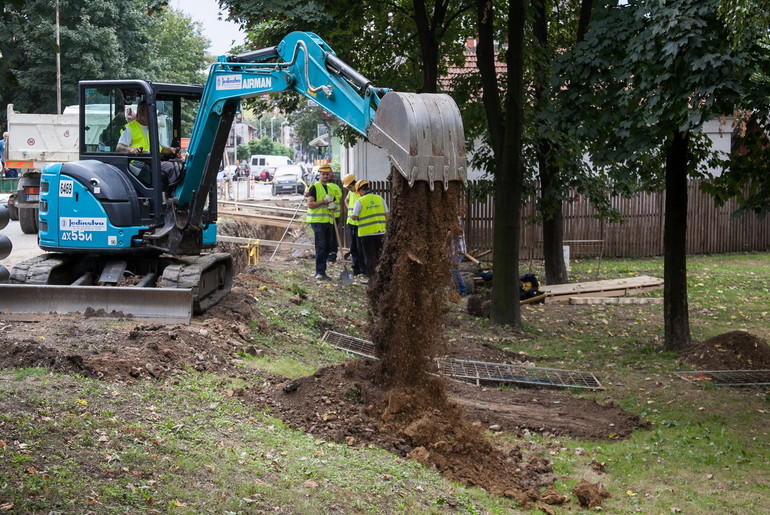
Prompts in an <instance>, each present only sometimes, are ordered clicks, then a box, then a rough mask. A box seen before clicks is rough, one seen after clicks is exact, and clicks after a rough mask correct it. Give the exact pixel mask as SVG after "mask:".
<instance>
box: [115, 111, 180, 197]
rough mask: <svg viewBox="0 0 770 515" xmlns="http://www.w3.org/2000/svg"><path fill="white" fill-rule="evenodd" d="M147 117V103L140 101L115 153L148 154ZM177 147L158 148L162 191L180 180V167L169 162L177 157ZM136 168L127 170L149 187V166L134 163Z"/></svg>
mask: <svg viewBox="0 0 770 515" xmlns="http://www.w3.org/2000/svg"><path fill="white" fill-rule="evenodd" d="M148 123H149V122H148V116H147V102H145V101H144V100H142V101H141V102H139V104H137V106H136V118H135V119H134V120H132V121H131V122H129V123H127V124H126V128H125V130H124V131H123V132H122V133H121V134H120V140H118V144H117V145H116V146H115V151H116V152H123V153H126V154H141V153H143V152H150V132H149V127H148V126H147V124H148ZM179 152H180V151H179V147H166V146H163V145H161V146H160V155H161V159H163V161H161V163H160V171H161V176H162V178H163V189H166V188H167V187H169V186H174V185H176V184H177V183H178V182H179V181H180V180H181V178H182V166H181V164H180V163H179V162H178V161H169V159H171V158H173V157H175V156H176V157H179ZM135 163H136V166H135V167H131V166H129V170H131V171H132V172H134V173H135V175H136V176H137V177H138V178H139V180H141V181H142V182H143V183H144V184H145V185H147V186H149V185H150V181H151V179H150V168H149V164H148V163H147V162H146V161H144V162H140V161H139V160H137V161H135Z"/></svg>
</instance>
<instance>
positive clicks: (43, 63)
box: [0, 0, 206, 119]
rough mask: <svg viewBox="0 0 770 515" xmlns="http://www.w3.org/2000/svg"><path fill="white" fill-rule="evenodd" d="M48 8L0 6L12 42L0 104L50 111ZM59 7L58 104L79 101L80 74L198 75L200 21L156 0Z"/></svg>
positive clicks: (69, 1)
mask: <svg viewBox="0 0 770 515" xmlns="http://www.w3.org/2000/svg"><path fill="white" fill-rule="evenodd" d="M55 6H56V0H28V1H26V2H21V3H18V2H14V3H11V4H10V5H8V6H6V8H5V10H4V11H3V13H2V14H3V16H2V18H0V23H2V27H0V28H2V29H3V34H4V37H3V39H4V40H11V41H13V43H14V45H13V48H14V49H15V50H14V51H12V52H10V53H8V54H6V53H5V52H4V54H3V70H4V71H5V72H6V77H5V78H6V80H5V82H4V83H3V84H0V104H2V105H6V104H9V103H13V104H14V105H15V108H16V109H17V110H19V111H23V112H37V113H53V112H55V111H56V52H57V46H56V40H55V37H54V34H55V23H56V16H55ZM59 10H60V16H59V24H60V42H61V43H60V50H61V73H62V81H61V84H62V104H63V105H70V104H76V103H77V102H78V92H77V91H78V90H77V83H78V81H79V80H82V79H108V78H109V79H117V78H148V79H152V80H164V81H173V82H187V81H192V82H200V81H201V80H202V75H201V74H200V70H202V69H203V67H204V65H205V62H206V61H205V56H204V52H203V51H204V49H205V43H206V40H205V38H204V37H203V36H202V33H201V28H200V25H199V24H198V25H196V24H195V23H193V22H192V20H190V18H189V17H186V16H185V15H182V14H181V13H179V12H176V11H174V12H167V11H166V10H165V9H164V8H163V2H158V1H157V0H147V1H145V2H125V1H122V0H104V1H102V0H77V1H75V0H59ZM0 116H2V118H3V119H4V117H5V113H4V112H3V113H2V115H0Z"/></svg>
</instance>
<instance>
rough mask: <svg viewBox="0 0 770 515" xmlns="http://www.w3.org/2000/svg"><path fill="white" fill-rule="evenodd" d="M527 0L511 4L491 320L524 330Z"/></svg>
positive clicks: (496, 205)
mask: <svg viewBox="0 0 770 515" xmlns="http://www.w3.org/2000/svg"><path fill="white" fill-rule="evenodd" d="M525 20H526V13H525V7H524V0H510V2H509V7H508V42H509V45H510V46H509V47H508V51H507V52H506V66H507V68H508V85H507V86H508V87H507V92H506V96H505V105H504V112H505V132H504V139H503V142H502V155H499V154H498V155H496V156H495V157H496V158H497V159H498V168H497V170H498V175H497V177H496V188H495V228H494V252H493V255H492V260H493V264H494V280H493V281H492V306H491V309H490V311H491V313H490V319H491V321H492V323H494V324H505V325H511V326H513V327H521V306H520V304H519V239H520V232H521V193H522V187H523V186H522V185H523V177H524V173H523V172H524V164H523V158H522V144H523V138H522V136H523V119H524V78H523V77H524V57H523V49H524V23H525Z"/></svg>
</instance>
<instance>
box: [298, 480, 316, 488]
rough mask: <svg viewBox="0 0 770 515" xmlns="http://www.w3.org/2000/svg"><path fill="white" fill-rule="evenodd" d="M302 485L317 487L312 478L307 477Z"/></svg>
mask: <svg viewBox="0 0 770 515" xmlns="http://www.w3.org/2000/svg"><path fill="white" fill-rule="evenodd" d="M302 486H304V487H305V488H318V483H317V482H315V481H313V480H312V479H308V480H307V481H305V482H304V483H302Z"/></svg>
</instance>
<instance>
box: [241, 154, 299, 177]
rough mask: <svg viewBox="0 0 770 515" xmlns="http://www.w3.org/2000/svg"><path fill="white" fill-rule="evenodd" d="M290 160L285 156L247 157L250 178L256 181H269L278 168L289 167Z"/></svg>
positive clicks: (255, 155)
mask: <svg viewBox="0 0 770 515" xmlns="http://www.w3.org/2000/svg"><path fill="white" fill-rule="evenodd" d="M290 164H291V159H289V158H288V157H286V156H266V155H259V154H254V155H252V156H251V157H249V169H250V170H251V176H252V178H254V179H255V180H258V181H271V180H273V176H274V175H275V169H276V168H278V167H279V166H284V165H290Z"/></svg>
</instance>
